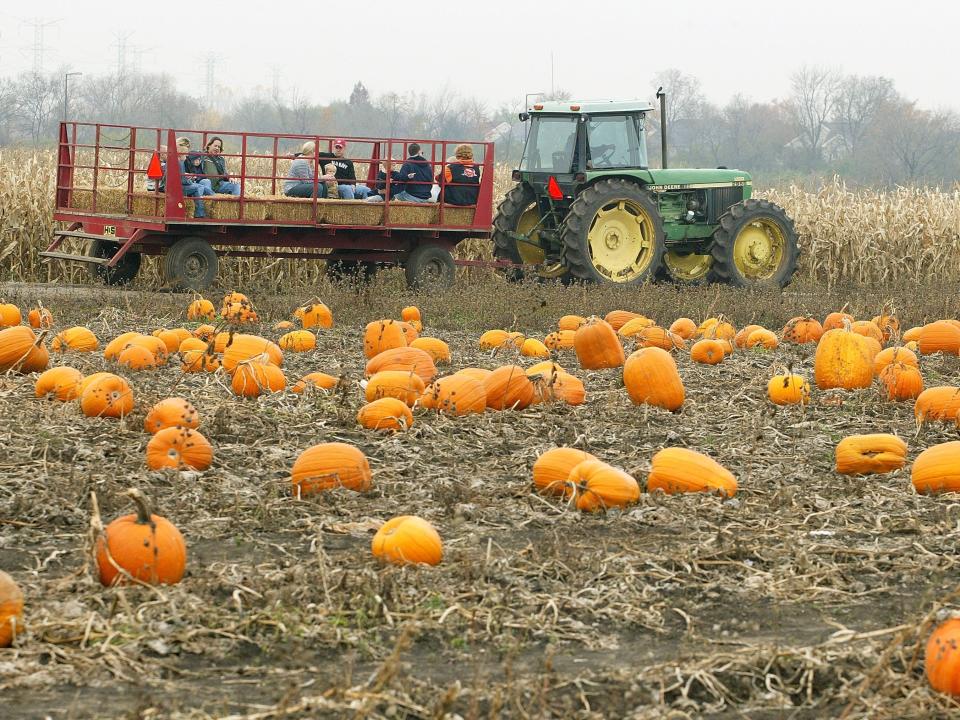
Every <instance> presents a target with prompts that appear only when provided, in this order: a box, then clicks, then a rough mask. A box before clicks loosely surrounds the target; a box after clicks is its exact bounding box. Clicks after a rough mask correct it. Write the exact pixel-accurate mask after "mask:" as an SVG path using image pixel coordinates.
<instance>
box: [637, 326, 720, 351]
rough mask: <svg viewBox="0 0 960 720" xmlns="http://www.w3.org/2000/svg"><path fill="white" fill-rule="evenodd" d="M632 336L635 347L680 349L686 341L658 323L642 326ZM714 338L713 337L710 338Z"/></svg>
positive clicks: (684, 345)
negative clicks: (635, 343) (635, 341)
mask: <svg viewBox="0 0 960 720" xmlns="http://www.w3.org/2000/svg"><path fill="white" fill-rule="evenodd" d="M634 337H636V340H637V347H642V348H644V347H656V348H661V349H662V350H682V349H683V348H684V347H686V343H685V342H684V341H683V339H682V338H680V337H677V336H676V335H673V334H672V333H671V332H670V331H669V330H666V329H664V328H662V327H660V326H659V325H651V326H650V327H645V328H643V329H642V330H641V331H640V332H638V333H637V334H636V335H635V336H634ZM711 339H715V338H711Z"/></svg>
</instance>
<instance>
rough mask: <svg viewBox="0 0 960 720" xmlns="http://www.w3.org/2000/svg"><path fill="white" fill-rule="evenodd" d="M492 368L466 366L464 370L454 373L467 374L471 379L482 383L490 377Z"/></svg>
mask: <svg viewBox="0 0 960 720" xmlns="http://www.w3.org/2000/svg"><path fill="white" fill-rule="evenodd" d="M491 372H493V371H492V370H487V369H486V368H476V367H466V368H463V369H462V370H457V372H455V373H454V375H466V376H467V377H469V378H470V379H471V380H476V381H477V382H478V383H480V384H481V385H482V384H483V383H485V382H486V381H487V378H488V377H490V373H491Z"/></svg>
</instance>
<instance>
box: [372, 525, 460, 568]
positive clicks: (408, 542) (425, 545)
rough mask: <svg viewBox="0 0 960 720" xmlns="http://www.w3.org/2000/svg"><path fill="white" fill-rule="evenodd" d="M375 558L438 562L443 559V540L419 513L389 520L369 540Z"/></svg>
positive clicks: (422, 562) (395, 562)
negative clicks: (418, 515)
mask: <svg viewBox="0 0 960 720" xmlns="http://www.w3.org/2000/svg"><path fill="white" fill-rule="evenodd" d="M370 550H371V552H372V553H373V556H374V557H375V558H379V559H380V560H386V561H387V562H389V563H393V564H394V565H407V564H410V565H437V564H439V563H440V561H441V560H442V559H443V541H442V540H441V539H440V534H439V533H438V532H437V530H436V528H434V527H433V525H431V524H430V523H429V522H427V521H426V520H424V519H423V518H420V517H417V516H416V515H401V516H399V517H395V518H392V519H391V520H387V522H385V523H384V524H383V525H381V526H380V529H379V530H377V532H376V534H375V535H374V536H373V540H372V541H371V543H370Z"/></svg>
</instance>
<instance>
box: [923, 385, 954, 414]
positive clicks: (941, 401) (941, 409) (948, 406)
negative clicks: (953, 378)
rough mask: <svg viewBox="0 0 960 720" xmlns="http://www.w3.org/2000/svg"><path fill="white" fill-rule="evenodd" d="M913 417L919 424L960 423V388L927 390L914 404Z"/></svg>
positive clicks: (939, 386)
mask: <svg viewBox="0 0 960 720" xmlns="http://www.w3.org/2000/svg"><path fill="white" fill-rule="evenodd" d="M913 415H914V417H915V418H916V419H917V422H918V423H922V422H925V421H927V420H952V421H954V422H957V421H958V416H960V387H955V386H953V385H938V386H936V387H932V388H927V389H926V390H924V391H923V392H921V393H920V394H919V395H917V400H916V402H915V403H914V404H913Z"/></svg>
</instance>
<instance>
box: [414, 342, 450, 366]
mask: <svg viewBox="0 0 960 720" xmlns="http://www.w3.org/2000/svg"><path fill="white" fill-rule="evenodd" d="M410 347H412V348H417V349H418V350H423V351H424V352H425V353H426V354H427V355H429V356H430V357H432V358H433V362H434V363H435V364H437V365H439V364H441V363H443V364H449V363H450V346H449V345H447V343H445V342H444V341H443V340H440V339H439V338H433V337H418V338H417V339H416V340H414V341H413V342H412V343H410Z"/></svg>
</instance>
